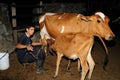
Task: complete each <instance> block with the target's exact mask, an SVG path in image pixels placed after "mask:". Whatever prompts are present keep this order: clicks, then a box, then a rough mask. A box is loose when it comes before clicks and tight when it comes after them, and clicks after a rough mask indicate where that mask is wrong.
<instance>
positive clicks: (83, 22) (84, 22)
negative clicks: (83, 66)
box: [39, 12, 114, 69]
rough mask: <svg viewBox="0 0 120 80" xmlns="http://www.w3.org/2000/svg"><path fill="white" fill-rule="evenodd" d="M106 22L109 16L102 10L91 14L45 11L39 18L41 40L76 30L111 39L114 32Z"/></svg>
mask: <svg viewBox="0 0 120 80" xmlns="http://www.w3.org/2000/svg"><path fill="white" fill-rule="evenodd" d="M108 22H109V18H108V17H107V16H106V15H104V14H103V13H102V12H96V13H95V14H94V15H92V16H84V15H81V14H77V13H60V14H59V13H46V14H44V15H42V16H40V18H39V23H40V29H41V32H40V34H41V38H42V40H46V39H50V38H53V39H55V38H56V37H57V36H58V35H59V34H61V33H76V32H84V33H89V34H91V35H92V36H100V37H102V38H105V39H106V40H111V39H112V38H113V37H114V34H113V32H112V31H111V29H110V27H109V25H108ZM78 69H79V67H78Z"/></svg>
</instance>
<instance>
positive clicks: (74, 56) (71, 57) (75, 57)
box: [70, 54, 78, 60]
mask: <svg viewBox="0 0 120 80" xmlns="http://www.w3.org/2000/svg"><path fill="white" fill-rule="evenodd" d="M77 58H78V56H77V55H76V54H73V55H71V56H70V59H73V60H75V59H77Z"/></svg>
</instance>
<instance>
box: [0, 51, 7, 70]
mask: <svg viewBox="0 0 120 80" xmlns="http://www.w3.org/2000/svg"><path fill="white" fill-rule="evenodd" d="M8 68H9V54H8V53H7V52H0V70H6V69H8Z"/></svg>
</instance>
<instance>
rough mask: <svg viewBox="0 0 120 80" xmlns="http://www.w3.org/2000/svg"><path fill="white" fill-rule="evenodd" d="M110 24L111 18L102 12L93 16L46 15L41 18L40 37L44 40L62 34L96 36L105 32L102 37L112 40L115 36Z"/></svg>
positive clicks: (75, 14) (71, 14)
mask: <svg viewBox="0 0 120 80" xmlns="http://www.w3.org/2000/svg"><path fill="white" fill-rule="evenodd" d="M108 22H109V18H108V17H107V16H106V15H104V14H103V13H102V12H96V13H95V14H94V15H92V16H84V15H81V14H77V13H46V14H44V15H42V16H40V18H39V24H40V29H41V31H40V35H41V38H42V39H49V38H53V39H55V38H56V37H57V36H58V35H59V34H61V33H76V32H85V33H91V34H93V36H94V35H95V36H96V35H99V34H100V33H101V31H104V33H103V34H102V35H101V37H104V38H105V39H106V40H110V39H112V38H113V36H114V34H113V32H112V31H111V29H110V27H109V25H108Z"/></svg>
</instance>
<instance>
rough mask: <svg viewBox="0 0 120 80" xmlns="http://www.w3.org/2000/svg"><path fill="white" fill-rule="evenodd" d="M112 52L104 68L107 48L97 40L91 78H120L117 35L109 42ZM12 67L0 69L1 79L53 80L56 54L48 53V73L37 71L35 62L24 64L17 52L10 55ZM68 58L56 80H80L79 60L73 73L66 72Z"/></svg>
mask: <svg viewBox="0 0 120 80" xmlns="http://www.w3.org/2000/svg"><path fill="white" fill-rule="evenodd" d="M107 44H109V45H107V47H108V50H109V53H110V56H109V63H108V65H107V71H106V72H105V71H104V70H103V67H102V66H103V61H104V57H105V50H104V49H103V47H102V45H100V44H99V43H98V42H97V41H95V44H94V47H93V50H92V56H93V58H94V61H95V63H96V65H95V69H94V71H93V74H92V79H91V80H120V61H119V59H120V52H119V49H120V38H119V37H117V38H116V39H115V40H114V41H113V42H107ZM9 58H10V59H9V61H10V67H9V68H8V69H7V70H1V71H0V80H51V79H52V77H53V75H54V73H55V63H56V56H52V55H50V54H48V56H47V57H46V61H45V64H44V67H45V68H48V69H49V71H48V72H47V73H36V66H35V65H34V63H31V64H28V65H26V66H25V67H24V66H22V65H21V64H20V63H19V62H18V60H17V57H16V53H15V52H12V53H10V55H9ZM67 63H68V60H67V59H65V58H63V59H62V61H61V64H60V68H59V75H58V77H57V79H56V80H80V77H81V74H80V73H78V72H77V61H74V62H72V64H71V72H72V75H68V74H66V66H67ZM0 65H1V64H0Z"/></svg>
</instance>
